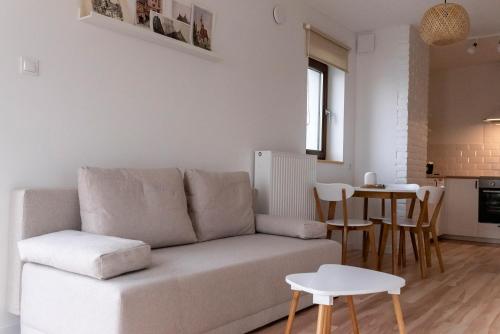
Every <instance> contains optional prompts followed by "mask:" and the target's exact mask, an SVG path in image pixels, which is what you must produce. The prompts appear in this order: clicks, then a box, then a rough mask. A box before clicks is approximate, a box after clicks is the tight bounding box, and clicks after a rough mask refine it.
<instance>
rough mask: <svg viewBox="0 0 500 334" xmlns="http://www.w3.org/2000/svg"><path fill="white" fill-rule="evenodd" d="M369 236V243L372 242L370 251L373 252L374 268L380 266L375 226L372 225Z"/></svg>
mask: <svg viewBox="0 0 500 334" xmlns="http://www.w3.org/2000/svg"><path fill="white" fill-rule="evenodd" d="M368 236H369V238H370V239H369V243H370V252H371V253H372V259H373V260H372V261H373V264H372V268H373V269H375V270H376V269H377V267H378V253H377V246H376V245H375V226H374V225H372V226H371V228H370V230H369V231H368Z"/></svg>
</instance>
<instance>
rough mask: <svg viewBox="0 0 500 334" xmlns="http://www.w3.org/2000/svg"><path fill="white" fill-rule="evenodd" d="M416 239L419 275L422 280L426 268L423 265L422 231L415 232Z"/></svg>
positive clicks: (425, 275)
mask: <svg viewBox="0 0 500 334" xmlns="http://www.w3.org/2000/svg"><path fill="white" fill-rule="evenodd" d="M417 239H418V257H419V258H420V261H419V264H420V275H421V277H422V278H426V277H427V268H426V263H425V249H424V247H425V246H424V233H423V232H422V230H418V231H417Z"/></svg>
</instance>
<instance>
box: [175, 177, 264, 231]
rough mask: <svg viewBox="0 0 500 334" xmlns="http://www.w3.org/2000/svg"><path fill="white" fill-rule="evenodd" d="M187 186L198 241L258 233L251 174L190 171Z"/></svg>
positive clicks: (186, 180)
mask: <svg viewBox="0 0 500 334" xmlns="http://www.w3.org/2000/svg"><path fill="white" fill-rule="evenodd" d="M184 182H185V186H186V195H187V198H188V206H189V214H190V216H191V220H192V221H193V225H194V228H195V231H196V235H197V237H198V240H199V241H207V240H213V239H220V238H226V237H234V236H239V235H246V234H254V233H255V218H254V212H253V200H252V198H253V191H252V187H251V185H250V177H249V175H248V173H246V172H235V173H212V172H205V171H200V170H187V171H186V173H185V177H184Z"/></svg>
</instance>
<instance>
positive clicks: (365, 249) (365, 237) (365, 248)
mask: <svg viewBox="0 0 500 334" xmlns="http://www.w3.org/2000/svg"><path fill="white" fill-rule="evenodd" d="M369 242H370V240H369V239H368V233H367V232H366V231H363V261H364V262H366V261H367V260H368V247H369V246H368V243H369Z"/></svg>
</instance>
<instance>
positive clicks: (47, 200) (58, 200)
mask: <svg viewBox="0 0 500 334" xmlns="http://www.w3.org/2000/svg"><path fill="white" fill-rule="evenodd" d="M80 228H81V221H80V208H79V204H78V193H77V191H76V189H20V190H15V191H13V192H12V196H11V202H10V226H9V257H8V259H9V263H8V281H7V309H8V311H9V312H10V313H13V314H16V315H18V314H19V298H20V292H21V291H20V289H21V266H22V264H21V260H20V259H19V252H18V249H17V242H18V241H19V240H23V239H27V238H31V237H36V236H39V235H43V234H46V233H52V232H57V231H62V230H80Z"/></svg>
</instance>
